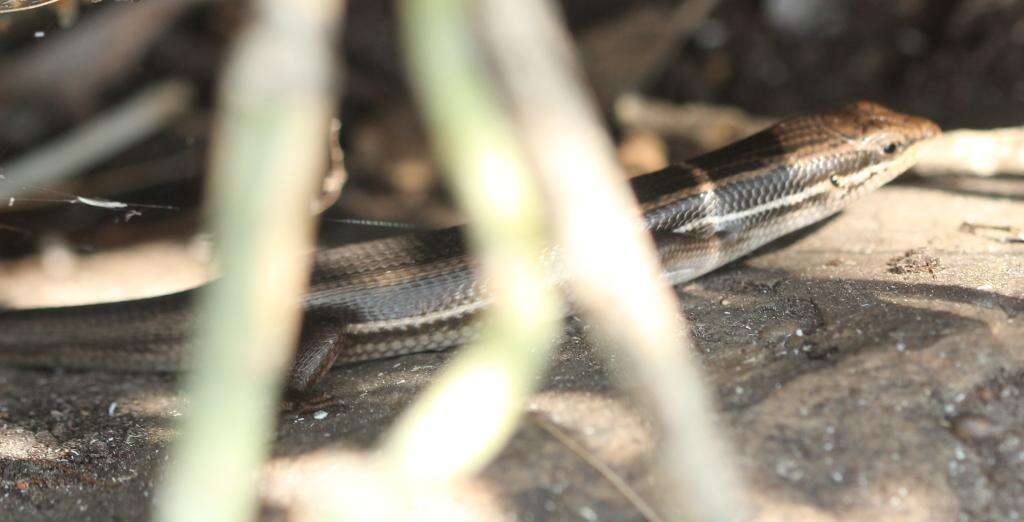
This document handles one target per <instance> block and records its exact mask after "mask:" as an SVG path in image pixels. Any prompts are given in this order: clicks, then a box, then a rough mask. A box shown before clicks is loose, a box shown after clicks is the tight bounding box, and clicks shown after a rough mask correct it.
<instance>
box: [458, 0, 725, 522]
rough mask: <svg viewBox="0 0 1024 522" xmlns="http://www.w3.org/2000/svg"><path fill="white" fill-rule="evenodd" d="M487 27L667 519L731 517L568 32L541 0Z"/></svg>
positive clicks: (694, 381)
mask: <svg viewBox="0 0 1024 522" xmlns="http://www.w3.org/2000/svg"><path fill="white" fill-rule="evenodd" d="M478 12H479V13H480V18H481V22H482V27H481V29H480V34H482V35H484V38H485V39H486V41H487V42H488V44H489V45H488V46H487V47H488V49H489V50H490V51H491V52H492V55H493V61H492V63H493V64H494V68H495V70H496V71H497V74H498V75H499V76H500V77H501V78H502V79H503V83H504V85H505V86H506V89H504V91H503V92H506V93H507V96H508V101H509V104H510V106H511V107H512V108H513V110H514V113H515V115H516V117H517V122H518V124H519V127H518V128H519V130H520V132H519V135H520V136H522V140H523V143H524V144H525V146H526V148H527V150H528V151H529V153H530V158H531V160H532V164H533V165H536V168H537V170H538V171H539V174H540V176H541V177H540V179H541V180H542V185H543V188H544V190H545V193H546V196H547V200H548V201H555V202H557V204H556V205H552V208H551V211H552V215H551V217H552V224H553V225H554V227H555V232H556V234H557V237H558V245H559V248H560V253H561V254H562V255H561V259H562V261H563V262H564V263H565V267H566V269H567V272H568V274H569V283H570V286H571V289H572V294H573V297H574V300H573V303H574V304H575V305H576V306H578V308H579V310H580V311H581V312H583V313H584V314H585V315H586V316H587V317H588V318H589V319H590V320H592V321H593V322H594V325H595V326H596V327H597V330H598V332H599V333H600V334H601V336H602V337H603V340H604V341H606V343H605V344H606V345H607V347H608V348H609V349H610V350H613V352H614V353H616V354H618V355H619V357H618V358H617V359H616V360H617V361H618V362H619V363H620V364H619V368H620V369H621V370H623V371H622V372H621V376H622V377H623V378H624V380H625V382H626V384H627V385H629V386H630V387H631V388H632V389H633V390H634V391H635V392H636V394H637V396H638V397H639V398H640V399H641V400H642V402H643V404H644V406H646V407H647V409H648V411H649V413H651V414H652V415H653V417H654V420H655V421H656V422H655V425H656V427H657V428H658V429H659V431H660V435H661V437H660V448H659V450H660V453H661V454H660V458H659V459H658V460H657V462H658V465H659V471H660V472H661V479H662V482H661V486H662V494H663V496H662V499H661V500H662V505H663V506H664V508H665V509H664V511H665V512H664V513H663V515H664V516H665V517H666V518H667V519H671V520H678V519H686V520H700V521H722V522H728V521H734V520H740V519H742V518H743V508H742V502H743V496H742V494H741V491H740V488H739V483H738V480H737V478H736V475H735V470H734V469H733V464H732V460H731V458H730V454H729V453H728V452H727V451H726V446H727V445H726V443H725V437H724V435H723V434H722V433H721V432H719V431H717V430H716V426H715V425H714V414H713V413H714V410H713V407H712V404H711V400H710V398H709V396H708V392H707V391H706V390H705V387H704V384H703V382H702V381H703V378H702V375H701V372H700V368H699V364H698V363H697V361H695V360H694V355H693V351H692V348H691V346H690V343H689V342H688V336H687V333H686V324H685V320H684V319H683V315H682V313H681V312H682V311H681V310H680V307H679V303H678V301H677V300H676V298H675V295H673V293H672V290H671V288H670V287H669V285H668V284H667V283H666V281H665V280H664V278H663V277H662V274H661V270H660V267H659V263H658V258H657V255H656V254H655V249H654V244H653V242H652V240H651V238H650V236H649V235H648V234H647V233H645V232H644V230H643V228H642V227H641V226H640V221H639V218H640V212H639V209H638V208H637V206H636V202H635V199H634V197H633V195H632V193H631V192H630V190H629V187H628V186H627V184H626V175H625V173H624V172H623V171H622V168H621V167H620V166H619V165H618V163H617V161H616V159H615V150H614V147H613V145H612V142H611V140H610V139H609V137H608V135H607V133H606V132H605V131H604V129H603V126H602V123H601V118H600V116H599V115H598V113H597V111H596V109H595V108H594V107H593V106H592V104H591V103H590V101H589V99H588V98H587V96H586V95H585V94H584V91H583V89H582V87H581V85H580V82H579V80H578V73H577V71H578V67H577V65H576V62H575V60H574V57H573V49H572V46H571V43H570V39H569V36H568V33H567V31H566V30H565V29H564V27H563V26H562V24H561V23H560V21H559V20H558V17H557V15H556V13H555V9H554V6H553V5H552V4H551V3H550V2H547V1H545V0H516V1H514V2H509V1H507V0H480V9H479V10H478Z"/></svg>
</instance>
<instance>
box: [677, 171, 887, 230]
mask: <svg viewBox="0 0 1024 522" xmlns="http://www.w3.org/2000/svg"><path fill="white" fill-rule="evenodd" d="M889 166H890V165H889V163H880V164H878V165H872V166H871V167H869V168H866V169H863V170H861V171H859V172H857V173H855V174H851V175H850V177H854V179H856V180H864V179H867V178H869V177H871V176H873V175H875V174H877V173H878V172H881V171H884V170H886V169H887V168H888V167H889ZM833 188H834V185H832V182H831V181H829V180H828V178H826V179H824V180H822V181H820V182H818V183H816V184H814V185H812V186H810V187H807V188H805V189H804V190H802V191H800V192H797V193H796V194H790V195H788V196H786V197H782V198H778V199H774V200H771V201H768V202H765V203H762V204H760V205H756V206H753V207H750V208H747V209H743V210H739V211H736V212H732V213H729V214H724V215H721V216H717V215H716V216H705V217H703V218H700V219H697V220H694V221H691V222H689V223H687V224H685V225H683V226H681V227H679V228H677V229H675V230H673V232H675V233H677V234H683V233H686V232H689V231H691V230H693V229H696V228H699V227H702V226H707V225H719V224H722V223H726V222H729V221H735V220H737V219H743V218H746V217H749V216H753V215H756V214H759V213H761V212H766V211H769V210H774V209H777V208H780V207H788V206H795V205H798V204H800V203H802V202H804V201H806V200H808V199H810V198H812V197H814V196H817V195H819V194H823V193H825V192H828V191H829V190H832V189H833Z"/></svg>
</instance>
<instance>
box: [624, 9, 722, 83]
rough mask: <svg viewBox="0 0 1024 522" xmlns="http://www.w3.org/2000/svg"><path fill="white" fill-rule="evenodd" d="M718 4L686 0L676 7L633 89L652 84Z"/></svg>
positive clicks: (650, 52) (650, 51) (651, 50)
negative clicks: (647, 64) (663, 35)
mask: <svg viewBox="0 0 1024 522" xmlns="http://www.w3.org/2000/svg"><path fill="white" fill-rule="evenodd" d="M717 5H718V0H685V1H684V2H683V3H682V4H680V5H679V6H678V7H676V8H675V10H674V11H673V12H672V16H671V17H670V18H669V21H668V26H669V30H668V34H667V36H666V37H665V38H662V39H661V40H660V41H658V42H657V45H655V46H654V48H653V49H650V50H649V51H648V52H649V54H651V55H653V58H650V59H649V60H648V61H649V62H650V64H651V66H650V67H649V68H648V70H647V71H645V72H644V73H643V74H642V75H641V76H640V77H639V78H637V79H636V84H635V85H633V89H632V91H635V92H642V91H644V90H645V89H646V88H647V87H648V86H650V84H651V82H653V81H654V80H655V78H656V75H657V74H660V73H662V72H663V71H664V70H665V68H666V67H667V66H668V64H669V63H671V61H672V60H673V59H674V58H675V57H676V53H678V52H679V48H680V47H682V45H683V42H685V41H686V40H687V39H688V38H689V37H690V35H691V34H693V33H694V32H695V31H696V30H697V29H698V28H699V27H700V24H702V23H704V20H706V19H707V17H708V16H710V15H711V12H712V11H714V10H715V7H716V6H717Z"/></svg>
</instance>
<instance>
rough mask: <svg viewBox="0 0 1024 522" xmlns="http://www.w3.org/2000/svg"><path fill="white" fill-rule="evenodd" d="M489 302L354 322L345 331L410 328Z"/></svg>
mask: <svg viewBox="0 0 1024 522" xmlns="http://www.w3.org/2000/svg"><path fill="white" fill-rule="evenodd" d="M488 304H489V300H487V299H478V300H476V301H472V302H469V303H466V304H462V305H459V306H456V307H454V308H447V309H444V310H438V311H436V312H430V313H427V314H424V315H419V316H416V317H401V318H398V319H383V320H380V321H367V322H363V323H354V324H350V325H347V326H345V332H346V333H349V334H372V333H377V332H380V331H390V330H396V329H399V328H410V327H416V326H422V325H426V324H431V323H434V322H437V321H443V320H445V319H450V318H454V317H459V316H463V315H468V314H470V313H473V312H476V311H478V310H481V309H483V308H485V307H486V306H487V305H488Z"/></svg>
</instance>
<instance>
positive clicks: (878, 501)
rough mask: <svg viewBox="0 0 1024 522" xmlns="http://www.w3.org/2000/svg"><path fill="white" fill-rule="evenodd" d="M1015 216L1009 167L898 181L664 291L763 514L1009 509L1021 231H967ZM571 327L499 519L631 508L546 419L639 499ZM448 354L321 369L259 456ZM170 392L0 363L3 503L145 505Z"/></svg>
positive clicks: (64, 514)
mask: <svg viewBox="0 0 1024 522" xmlns="http://www.w3.org/2000/svg"><path fill="white" fill-rule="evenodd" d="M1021 215H1024V190H1022V189H1021V188H1020V185H1019V183H1016V182H1013V181H1012V180H1007V179H999V178H996V179H991V180H960V181H957V180H944V181H942V182H938V181H931V182H925V181H917V182H914V183H909V184H908V183H903V184H898V185H895V186H890V187H887V188H884V189H882V190H881V191H880V192H879V193H876V194H874V195H871V196H870V197H868V198H867V199H865V200H862V201H860V202H858V203H856V204H855V205H854V206H853V207H852V208H850V209H849V210H847V211H846V212H844V213H842V214H841V215H839V216H838V217H836V218H835V219H833V220H830V221H829V222H827V223H825V224H823V225H821V226H819V227H817V228H815V229H813V230H811V231H809V232H805V233H803V234H800V235H798V236H797V237H796V238H795V239H791V240H789V241H785V242H784V243H785V244H783V245H781V246H775V247H771V248H770V249H769V250H768V251H764V252H761V253H759V254H758V255H755V256H752V257H749V258H747V259H745V260H742V261H740V262H738V263H734V264H732V265H730V266H728V267H726V268H724V269H721V270H719V271H717V272H715V273H713V274H711V275H708V276H706V277H703V278H701V279H700V280H698V281H696V282H694V283H691V284H688V285H685V286H683V287H681V288H679V295H680V297H681V298H682V302H683V304H684V306H685V308H686V314H687V317H688V318H689V319H690V323H691V327H692V330H693V337H694V339H695V341H696V347H697V349H698V350H699V352H700V355H701V360H702V361H703V363H704V366H705V368H706V370H707V375H708V380H709V382H710V383H711V385H712V386H713V387H714V388H715V389H716V390H717V391H718V393H717V396H718V404H719V406H720V412H721V418H722V421H723V424H724V425H725V427H726V428H727V430H726V431H727V432H728V433H729V434H730V438H731V440H732V442H733V447H734V448H735V450H736V452H737V454H738V457H739V461H740V463H741V466H742V470H743V472H744V475H745V477H746V483H747V487H748V488H749V492H750V496H751V501H752V503H753V505H754V508H755V513H756V514H757V515H758V517H759V519H762V520H793V519H796V518H800V519H806V520H833V519H836V520H838V519H842V520H869V519H870V520H879V519H881V520H896V519H899V520H956V519H958V518H960V519H977V520H995V519H1003V520H1006V519H1016V518H1018V517H1019V515H1020V514H1022V513H1024V420H1022V419H1024V396H1022V394H1024V351H1022V348H1024V345H1022V341H1021V339H1022V336H1024V285H1022V284H1021V280H1022V277H1024V245H1020V244H1016V245H1014V244H1005V243H999V242H996V241H993V240H991V239H987V238H983V237H979V236H977V235H974V234H970V233H968V232H966V231H964V230H962V227H961V225H962V223H963V222H965V221H969V222H976V223H988V224H1003V223H1006V222H1007V221H1008V220H1010V219H1011V218H1013V217H1019V216H1021ZM141 251H142V252H145V249H142V250H141ZM168 251H173V249H171V248H168ZM908 251H913V252H911V253H910V255H909V256H908V255H907V252H908ZM181 255H187V254H181ZM164 257H167V256H166V255H165V256H164ZM101 261H102V258H101V259H98V260H96V263H97V265H102V262H101ZM111 262H115V263H124V264H126V265H130V264H131V263H132V259H131V253H130V252H128V253H126V254H123V256H122V257H118V258H116V259H114V260H113V261H111ZM136 266H138V265H136ZM93 270H94V271H95V272H94V273H99V271H98V270H96V269H93ZM138 270H139V271H140V272H139V274H138V276H137V277H138V278H139V279H145V278H146V274H145V269H138ZM152 270H159V268H158V267H154V268H152ZM31 273H32V271H31V270H29V269H28V268H26V267H25V266H20V267H19V268H18V269H17V270H12V271H10V272H8V274H9V275H11V277H25V278H28V277H30V275H31ZM116 274H117V271H116V270H112V271H110V272H109V274H108V276H107V277H110V278H116V279H117V280H118V281H119V283H118V284H124V276H121V277H117V276H116ZM86 275H88V274H85V275H83V277H84V276H86ZM77 276H78V274H76V275H75V276H72V277H77ZM6 280H7V282H8V283H10V282H11V278H10V277H8V278H6ZM93 281H94V282H95V284H96V285H97V286H98V287H103V286H104V285H105V284H106V283H107V282H105V281H103V280H102V279H98V280H97V279H93ZM572 331H573V332H574V333H573V335H570V336H568V337H567V339H566V341H565V342H564V343H563V345H562V346H561V349H560V351H559V352H558V355H557V358H556V360H555V361H554V365H553V368H552V369H551V371H550V373H549V375H548V377H547V379H546V381H545V384H544V386H543V391H542V392H541V393H540V394H539V395H538V396H537V397H536V398H535V399H534V400H533V401H532V404H531V417H530V419H529V420H528V421H527V422H525V423H524V424H523V426H522V427H521V428H520V429H519V431H518V433H517V435H516V436H515V438H514V439H513V441H512V443H511V444H510V445H509V447H508V448H507V449H506V450H505V451H504V452H503V453H502V455H501V457H500V458H499V459H498V460H497V461H496V462H494V463H493V464H491V465H490V466H489V467H488V468H487V470H486V471H485V473H484V474H483V476H482V477H480V478H479V479H478V484H476V487H478V488H479V490H480V491H482V492H483V496H484V498H486V499H487V500H486V502H488V503H490V505H491V507H492V509H494V510H496V511H498V512H500V513H504V514H505V516H507V517H508V518H509V519H512V518H513V515H515V517H516V518H517V519H519V520H576V519H584V520H642V516H641V515H640V514H639V513H638V511H637V510H636V508H635V507H634V506H633V505H632V504H630V502H628V501H627V500H626V499H625V498H624V497H623V496H622V495H621V494H620V493H618V492H617V490H616V489H615V488H614V487H612V486H611V484H610V483H609V482H608V481H607V480H605V479H603V478H602V476H601V475H600V474H598V473H597V472H595V470H594V469H593V468H592V467H591V466H590V465H588V464H587V463H586V462H584V461H583V460H581V458H580V457H579V456H578V455H577V454H575V453H573V452H571V451H569V449H568V448H567V447H566V446H565V445H564V444H563V443H562V442H559V440H557V439H556V438H554V437H552V435H551V434H550V433H549V432H548V431H546V430H544V429H542V427H543V426H544V425H546V424H554V425H556V426H558V427H560V429H561V430H563V431H564V432H565V433H567V434H568V435H569V436H570V437H572V438H573V439H574V440H576V441H577V442H579V443H580V444H582V445H583V446H584V447H585V448H586V449H587V450H588V451H589V452H590V453H592V455H593V456H595V457H597V458H598V459H599V460H601V461H602V462H604V463H606V464H607V465H608V466H610V467H611V468H612V469H613V470H614V471H615V472H616V473H617V474H618V475H620V476H621V477H622V478H623V479H624V480H625V481H626V482H627V483H629V484H630V485H632V487H633V488H635V489H636V490H637V491H638V493H639V494H640V495H641V496H649V495H650V494H651V493H652V487H653V477H652V475H651V467H650V463H651V459H652V457H653V455H652V444H653V439H652V433H651V431H650V429H649V427H648V426H647V425H646V424H645V423H644V422H643V420H642V419H641V418H640V417H639V416H638V414H637V413H636V411H635V410H634V408H633V407H632V405H631V403H630V402H629V401H628V400H627V399H626V398H624V396H623V394H622V393H621V392H620V391H619V390H618V389H617V387H616V385H615V384H614V379H613V377H612V376H611V375H610V374H609V372H608V371H607V367H606V363H605V361H604V359H603V358H602V356H601V353H600V352H599V351H597V350H596V349H595V348H593V347H591V346H590V345H589V344H588V343H587V342H586V341H585V340H584V338H585V332H586V327H585V326H582V325H580V324H576V325H575V327H574V328H573V329H572ZM447 357H448V355H447V354H427V355H417V356H409V357H403V358H399V359H393V360H386V361H378V362H373V363H367V364H361V365H357V366H352V367H347V368H341V369H337V370H335V371H333V372H332V373H331V375H330V377H329V378H328V383H327V389H328V390H329V391H330V393H331V395H333V397H335V399H336V402H334V403H333V404H332V405H331V406H329V407H326V408H325V410H324V411H326V413H327V416H326V417H324V418H321V419H315V418H314V417H313V416H311V415H308V414H304V415H285V416H283V417H282V418H281V419H280V421H279V425H278V430H277V436H276V439H275V442H274V460H273V461H272V463H271V464H270V465H269V466H268V469H273V468H280V467H281V466H286V465H287V464H288V463H291V462H297V461H299V460H302V459H304V458H305V459H308V458H310V457H309V456H310V455H313V458H315V455H316V453H314V452H316V451H317V450H322V449H331V448H339V447H344V448H365V447H367V446H369V445H370V444H372V443H373V441H374V440H375V439H376V437H377V436H378V435H380V434H381V433H382V432H383V430H385V429H386V428H387V426H388V424H389V422H390V421H391V420H392V419H393V418H394V417H395V415H396V414H397V413H398V412H399V411H400V410H401V409H402V408H403V406H405V405H406V404H408V402H409V401H410V400H411V399H412V397H413V396H414V395H415V394H416V392H417V391H418V390H420V389H421V388H422V387H423V386H424V385H425V384H426V383H428V382H429V381H430V378H431V376H432V375H433V373H434V371H435V370H436V369H437V368H438V367H439V366H440V365H442V364H443V363H444V361H445V360H446V359H447ZM181 409H182V403H181V401H180V399H179V398H178V397H177V395H176V392H175V390H174V382H173V378H172V377H170V376H166V375H123V374H111V373H103V372H70V371H56V372H54V371H29V370H15V369H9V368H3V369H0V518H3V519H5V520H24V521H30V520H133V519H138V518H140V517H141V516H143V515H144V514H145V513H147V511H148V509H149V506H150V498H151V496H152V493H153V491H154V484H155V482H156V480H157V478H158V469H159V467H160V465H161V464H162V463H163V462H164V461H165V459H166V448H167V442H168V440H169V439H170V437H171V436H172V434H173V424H174V422H175V420H176V418H177V417H178V416H179V415H180V412H181ZM318 417H319V415H318ZM537 417H539V418H540V419H542V420H543V421H547V422H542V421H538V420H537ZM268 517H269V518H274V516H273V515H272V512H271V511H268Z"/></svg>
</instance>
